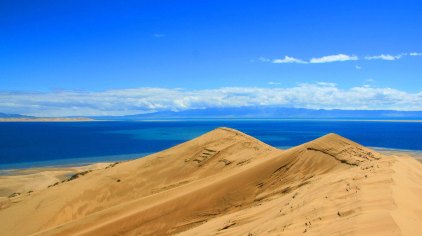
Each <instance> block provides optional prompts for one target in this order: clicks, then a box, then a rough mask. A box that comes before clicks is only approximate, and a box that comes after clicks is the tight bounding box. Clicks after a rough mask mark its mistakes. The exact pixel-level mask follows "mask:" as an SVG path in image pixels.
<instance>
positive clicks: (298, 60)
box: [272, 56, 307, 64]
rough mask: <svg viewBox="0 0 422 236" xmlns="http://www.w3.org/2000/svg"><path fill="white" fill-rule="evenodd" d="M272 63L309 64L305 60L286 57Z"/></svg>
mask: <svg viewBox="0 0 422 236" xmlns="http://www.w3.org/2000/svg"><path fill="white" fill-rule="evenodd" d="M272 63H275V64H281V63H301V64H305V63H307V62H306V61H304V60H301V59H298V58H294V57H289V56H285V57H284V58H283V59H274V60H272Z"/></svg>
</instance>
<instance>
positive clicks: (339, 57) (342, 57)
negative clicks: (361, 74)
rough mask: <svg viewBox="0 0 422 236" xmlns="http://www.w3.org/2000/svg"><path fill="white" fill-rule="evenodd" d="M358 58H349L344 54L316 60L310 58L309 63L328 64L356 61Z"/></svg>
mask: <svg viewBox="0 0 422 236" xmlns="http://www.w3.org/2000/svg"><path fill="white" fill-rule="evenodd" d="M358 59H359V58H358V57H357V56H349V55H346V54H337V55H329V56H323V57H318V58H312V59H311V60H310V61H309V62H310V63H328V62H337V61H357V60H358Z"/></svg>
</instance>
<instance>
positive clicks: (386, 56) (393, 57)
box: [365, 53, 407, 61]
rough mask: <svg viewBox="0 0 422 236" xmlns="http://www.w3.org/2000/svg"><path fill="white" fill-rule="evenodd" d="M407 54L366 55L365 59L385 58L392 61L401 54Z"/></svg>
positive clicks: (401, 55) (403, 54)
mask: <svg viewBox="0 0 422 236" xmlns="http://www.w3.org/2000/svg"><path fill="white" fill-rule="evenodd" d="M405 55H407V54H406V53H402V54H399V55H395V56H394V55H390V54H381V55H376V56H366V57H365V60H385V61H394V60H398V59H400V58H402V57H403V56H405Z"/></svg>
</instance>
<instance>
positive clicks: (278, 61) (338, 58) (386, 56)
mask: <svg viewBox="0 0 422 236" xmlns="http://www.w3.org/2000/svg"><path fill="white" fill-rule="evenodd" d="M405 56H422V53H419V52H411V53H400V54H397V55H391V54H380V55H375V56H366V57H364V59H365V60H385V61H395V60H398V59H401V58H403V57H405ZM258 60H259V61H262V62H271V63H275V64H283V63H300V64H308V63H329V62H339V61H358V60H360V58H359V57H358V56H355V55H346V54H336V55H329V56H323V57H314V58H311V59H310V60H309V61H307V60H302V59H298V58H295V57H289V56H285V57H284V58H282V59H270V58H267V57H260V58H258ZM355 68H356V69H358V70H359V69H361V68H362V67H361V66H359V65H357V66H355Z"/></svg>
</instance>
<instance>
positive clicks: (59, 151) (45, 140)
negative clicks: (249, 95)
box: [0, 120, 422, 169]
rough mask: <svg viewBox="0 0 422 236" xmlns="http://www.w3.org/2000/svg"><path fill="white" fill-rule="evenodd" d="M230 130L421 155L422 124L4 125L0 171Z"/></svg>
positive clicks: (131, 152) (148, 148)
mask: <svg viewBox="0 0 422 236" xmlns="http://www.w3.org/2000/svg"><path fill="white" fill-rule="evenodd" d="M221 126H226V127H231V128H235V129H238V130H240V131H242V132H245V133H247V134H249V135H252V136H254V137H256V138H258V139H260V140H262V141H264V142H266V143H268V144H270V145H272V146H275V147H280V148H288V147H291V146H296V145H299V144H302V143H304V142H308V141H311V140H313V139H315V138H318V137H321V136H323V135H325V134H327V133H331V132H333V133H337V134H340V135H342V136H345V137H347V138H349V139H352V140H354V141H356V142H359V143H361V144H363V145H365V146H371V147H380V148H389V149H405V150H414V151H422V123H418V122H374V121H333V120H331V121H323V120H319V121H317V120H179V121H135V122H120V121H114V122H16V123H14V122H12V123H0V169H10V168H26V167H33V166H51V165H75V164H88V163H93V162H99V161H119V160H127V159H132V158H135V157H140V156H145V155H147V154H149V153H154V152H157V151H160V150H163V149H166V148H169V147H172V146H174V145H177V144H179V143H182V142H184V141H187V140H190V139H192V138H195V137H197V136H199V135H201V134H203V133H205V132H208V131H210V130H213V129H215V128H217V127H221Z"/></svg>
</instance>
